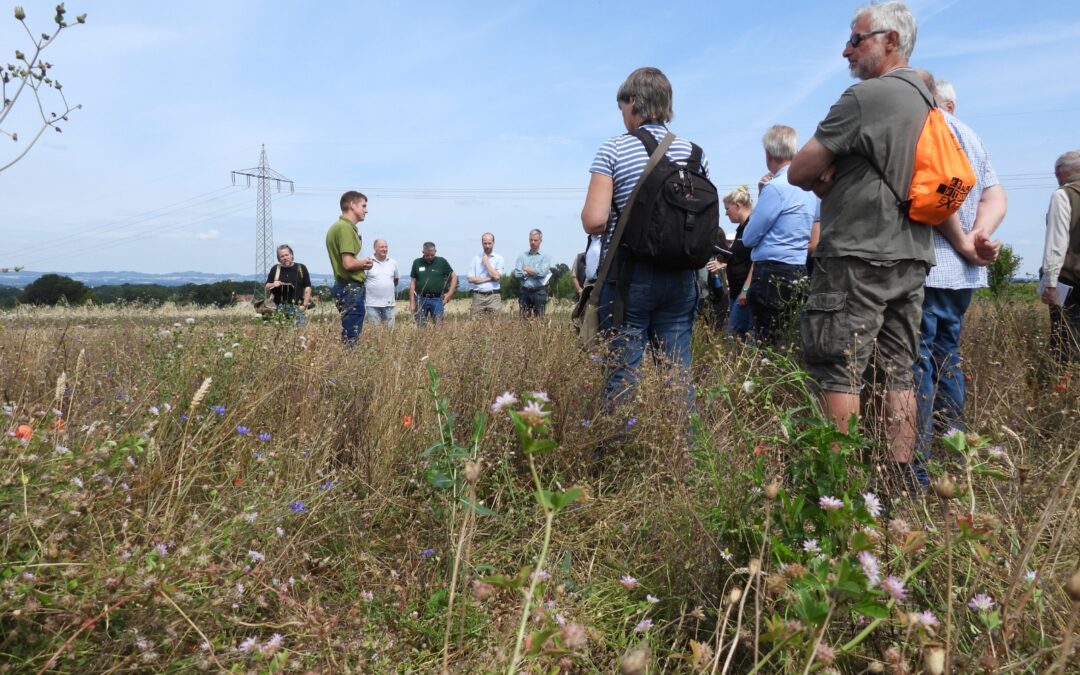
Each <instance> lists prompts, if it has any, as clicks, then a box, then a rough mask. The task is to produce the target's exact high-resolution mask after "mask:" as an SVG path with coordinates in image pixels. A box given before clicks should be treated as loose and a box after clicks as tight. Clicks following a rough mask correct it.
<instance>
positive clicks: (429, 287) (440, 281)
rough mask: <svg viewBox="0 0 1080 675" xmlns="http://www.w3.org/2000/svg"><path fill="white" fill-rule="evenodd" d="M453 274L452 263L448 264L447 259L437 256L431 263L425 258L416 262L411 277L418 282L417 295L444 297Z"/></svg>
mask: <svg viewBox="0 0 1080 675" xmlns="http://www.w3.org/2000/svg"><path fill="white" fill-rule="evenodd" d="M453 273H454V268H452V267H450V263H448V262H446V258H441V257H439V256H435V257H434V258H432V260H431V262H428V261H426V260H424V259H423V258H417V259H416V260H414V261H413V264H412V271H411V272H410V273H409V276H410V277H412V278H413V279H415V280H416V292H417V293H419V294H421V295H424V294H427V295H431V294H432V293H438V294H439V295H442V294H443V293H445V292H446V289H447V288H448V287H449V286H450V275H451V274H453Z"/></svg>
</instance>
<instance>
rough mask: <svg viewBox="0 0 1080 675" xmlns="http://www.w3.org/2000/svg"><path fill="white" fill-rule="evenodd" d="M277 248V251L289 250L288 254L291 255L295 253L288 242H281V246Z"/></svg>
mask: <svg viewBox="0 0 1080 675" xmlns="http://www.w3.org/2000/svg"><path fill="white" fill-rule="evenodd" d="M277 250H279V251H281V250H286V251H288V252H289V255H292V256H295V255H296V254H295V253H293V250H292V246H289V245H288V244H282V245H281V246H278V247H277Z"/></svg>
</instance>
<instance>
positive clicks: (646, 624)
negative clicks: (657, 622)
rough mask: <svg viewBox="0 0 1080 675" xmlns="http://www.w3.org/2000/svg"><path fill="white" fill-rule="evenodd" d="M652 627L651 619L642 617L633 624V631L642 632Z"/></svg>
mask: <svg viewBox="0 0 1080 675" xmlns="http://www.w3.org/2000/svg"><path fill="white" fill-rule="evenodd" d="M652 627H653V622H652V619H642V620H641V621H639V622H638V625H636V626H634V632H635V633H644V632H645V631H647V630H649V629H650V628H652Z"/></svg>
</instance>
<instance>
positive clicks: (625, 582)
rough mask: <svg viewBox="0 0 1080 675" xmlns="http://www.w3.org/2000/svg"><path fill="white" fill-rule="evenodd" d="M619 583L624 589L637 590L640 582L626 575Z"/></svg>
mask: <svg viewBox="0 0 1080 675" xmlns="http://www.w3.org/2000/svg"><path fill="white" fill-rule="evenodd" d="M619 583H620V584H622V587H623V588H626V589H633V588H637V585H638V580H637V579H635V578H634V577H632V576H630V575H629V574H624V575H622V577H621V578H620V579H619Z"/></svg>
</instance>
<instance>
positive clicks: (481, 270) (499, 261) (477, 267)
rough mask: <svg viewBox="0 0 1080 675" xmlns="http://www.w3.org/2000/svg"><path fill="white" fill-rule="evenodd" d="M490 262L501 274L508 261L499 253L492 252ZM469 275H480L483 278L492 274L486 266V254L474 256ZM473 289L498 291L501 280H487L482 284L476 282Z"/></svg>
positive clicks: (489, 257)
mask: <svg viewBox="0 0 1080 675" xmlns="http://www.w3.org/2000/svg"><path fill="white" fill-rule="evenodd" d="M488 262H490V263H491V266H492V267H494V268H495V271H496V272H498V273H499V274H500V275H502V273H503V271H504V270H505V269H506V267H505V265H506V263H505V262H504V261H503V257H502V256H501V255H499V254H498V253H492V254H491V255H489V256H488ZM469 276H470V277H480V278H481V279H487V278H488V277H489V276H491V273H490V272H488V270H487V268H486V267H484V256H482V255H477V256H473V259H472V273H471V274H469ZM473 290H477V291H484V292H487V291H497V290H499V282H498V281H497V280H496V281H485V282H483V283H481V284H476V285H475V286H473Z"/></svg>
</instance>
